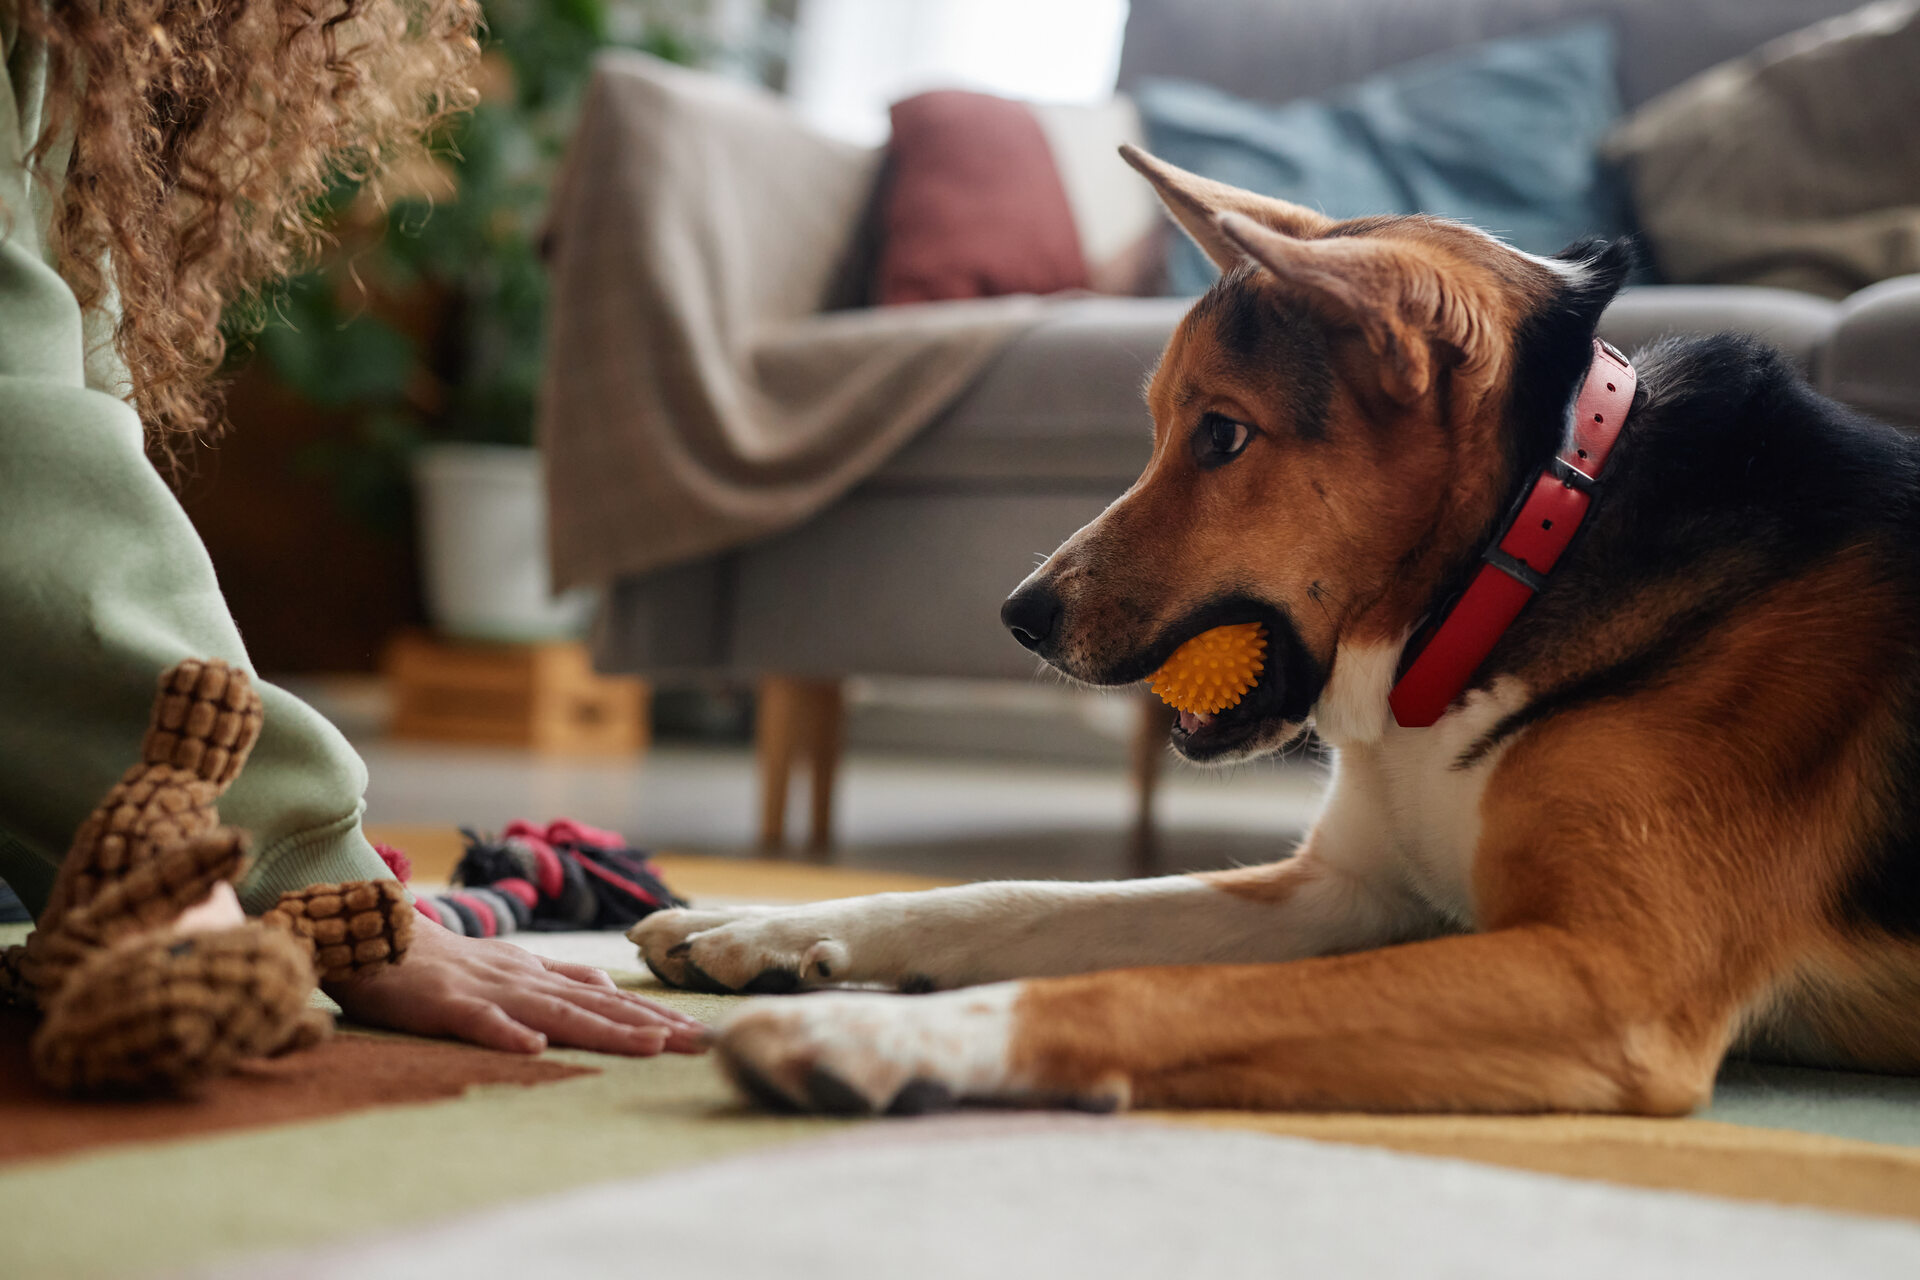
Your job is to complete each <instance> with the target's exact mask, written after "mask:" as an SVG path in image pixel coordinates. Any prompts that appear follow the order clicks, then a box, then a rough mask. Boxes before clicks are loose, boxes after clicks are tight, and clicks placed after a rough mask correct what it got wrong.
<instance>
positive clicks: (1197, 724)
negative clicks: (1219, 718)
mask: <svg viewBox="0 0 1920 1280" xmlns="http://www.w3.org/2000/svg"><path fill="white" fill-rule="evenodd" d="M1211 723H1213V717H1212V716H1203V715H1201V714H1200V713H1199V712H1197V711H1182V712H1181V713H1180V732H1182V733H1193V732H1195V731H1197V730H1199V729H1201V728H1203V727H1205V726H1206V725H1209V724H1211Z"/></svg>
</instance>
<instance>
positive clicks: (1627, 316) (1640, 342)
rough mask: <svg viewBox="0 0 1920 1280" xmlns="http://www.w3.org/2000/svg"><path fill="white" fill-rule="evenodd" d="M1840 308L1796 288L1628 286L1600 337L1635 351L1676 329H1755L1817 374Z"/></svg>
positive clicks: (1607, 317)
mask: <svg viewBox="0 0 1920 1280" xmlns="http://www.w3.org/2000/svg"><path fill="white" fill-rule="evenodd" d="M1839 318H1840V308H1839V306H1838V305H1836V304H1835V303H1832V302H1829V301H1827V300H1826V299H1825V298H1816V297H1814V296H1813V295H1812V294H1810V293H1796V292H1794V291H1793V290H1791V289H1761V288H1754V287H1747V286H1743V285H1707V284H1699V285H1693V284H1673V285H1654V286H1650V287H1648V288H1644V289H1628V290H1627V291H1626V292H1624V293H1622V294H1621V295H1620V296H1619V297H1617V298H1615V299H1614V300H1613V305H1612V306H1610V307H1608V308H1607V312H1606V314H1605V315H1604V316H1602V317H1601V318H1600V336H1601V337H1603V338H1605V339H1606V340H1607V341H1608V342H1611V343H1613V345H1615V346H1616V347H1619V348H1620V349H1621V350H1622V351H1625V352H1628V353H1629V354H1631V353H1632V352H1633V350H1634V348H1636V347H1642V346H1645V345H1646V344H1647V343H1649V342H1652V341H1654V340H1655V339H1657V338H1664V337H1667V336H1668V335H1670V334H1694V333H1723V332H1728V331H1731V332H1734V333H1750V334H1752V335H1753V336H1754V337H1756V338H1761V339H1764V340H1765V341H1767V342H1771V343H1772V344H1773V345H1774V346H1776V347H1778V348H1780V350H1782V351H1784V352H1786V354H1787V355H1788V356H1789V357H1790V358H1791V359H1792V360H1793V362H1794V363H1795V364H1796V365H1798V366H1799V367H1800V372H1802V373H1804V374H1807V375H1808V376H1810V377H1811V376H1813V375H1815V374H1817V373H1818V372H1819V357H1820V354H1821V351H1822V349H1823V348H1824V347H1825V345H1826V342H1827V340H1828V338H1830V337H1831V336H1832V334H1833V328H1834V325H1835V324H1837V323H1838V322H1839Z"/></svg>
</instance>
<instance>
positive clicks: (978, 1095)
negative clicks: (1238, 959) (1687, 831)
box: [718, 927, 1732, 1115]
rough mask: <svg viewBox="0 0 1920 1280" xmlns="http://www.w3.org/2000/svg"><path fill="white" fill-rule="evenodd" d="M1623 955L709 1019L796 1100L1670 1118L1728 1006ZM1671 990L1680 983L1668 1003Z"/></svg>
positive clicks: (1001, 988)
mask: <svg viewBox="0 0 1920 1280" xmlns="http://www.w3.org/2000/svg"><path fill="white" fill-rule="evenodd" d="M1699 990H1700V988H1699V986H1698V984H1695V985H1694V987H1693V989H1692V990H1691V992H1689V988H1688V986H1687V985H1686V984H1684V983H1681V982H1662V981H1660V980H1658V979H1657V978H1656V977H1654V976H1653V975H1651V974H1650V973H1649V972H1648V971H1647V970H1645V969H1644V968H1643V967H1642V965H1641V964H1640V963H1639V962H1638V961H1637V960H1636V959H1635V958H1632V957H1630V956H1629V955H1627V954H1626V953H1625V952H1624V951H1622V950H1619V949H1616V948H1614V947H1611V946H1608V945H1606V944H1604V943H1602V942H1599V941H1596V940H1595V939H1592V938H1579V937H1576V936H1574V935H1572V934H1570V933H1568V932H1566V931H1564V930H1560V929H1555V928H1547V927H1527V928H1515V929H1508V930H1503V931H1500V932H1496V933H1488V934H1478V935H1471V936H1462V937H1452V938H1442V939H1438V940H1434V941H1430V942H1423V943H1416V944H1411V945H1408V946H1402V947H1390V948H1385V949H1382V950H1378V951H1369V952H1364V953H1361V954H1358V955H1348V956H1331V957H1324V958H1320V959H1314V960H1304V961H1300V962H1297V963H1293V964H1280V965H1232V966H1219V967H1210V968H1198V967H1169V968H1158V969H1132V970H1122V971H1117V972H1111V973H1096V974H1088V975H1084V976H1079V977H1070V978H1055V979H1048V980H1043V981H1034V982H1018V983H1000V984H996V985H993V986H987V987H979V988H975V989H973V990H970V991H955V992H949V993H945V994H941V995H937V996H929V997H926V998H924V999H920V1000H901V999H899V998H898V997H894V996H886V995H865V994H852V993H847V994H838V995H827V996H817V997H814V998H811V999H807V1000H795V1001H773V1000H761V1001H755V1002H753V1003H752V1004H750V1005H748V1006H747V1007H746V1008H745V1009H743V1010H742V1011H741V1012H740V1013H738V1014H736V1015H735V1016H734V1017H733V1018H732V1019H731V1020H729V1021H728V1022H727V1023H726V1024H725V1025H724V1026H723V1027H722V1029H721V1034H720V1038H719V1042H718V1048H719V1053H720V1059H721V1062H722V1064H723V1065H724V1066H725V1067H726V1069H727V1070H728V1072H729V1073H730V1074H731V1075H732V1076H733V1077H734V1078H735V1080H736V1081H739V1082H740V1083H741V1084H742V1085H743V1087H744V1088H746V1089H747V1091H748V1092H750V1093H752V1094H753V1095H755V1096H757V1097H759V1098H761V1099H763V1100H767V1101H771V1102H774V1103H776V1104H779V1105H784V1106H787V1107H791V1108H795V1109H804V1110H827V1111H875V1112H884V1111H915V1110H926V1109H928V1108H929V1107H930V1106H932V1105H938V1104H947V1103H951V1102H953V1101H956V1100H980V1101H1000V1102H1032V1103H1040V1104H1046V1105H1068V1106H1076V1107H1082V1108H1087V1109H1096V1110H1110V1109H1114V1108H1116V1107H1124V1106H1134V1107H1254V1108H1267V1109H1278V1108H1295V1109H1302V1108H1304V1109H1329V1108H1330V1109H1349V1110H1368V1111H1507V1112H1512V1111H1546V1110H1565V1111H1609V1112H1638V1113H1646V1114H1660V1115H1664V1114H1673V1113H1679V1112H1684V1111H1688V1110H1690V1109H1692V1108H1693V1107H1695V1106H1697V1105H1698V1104H1699V1103H1700V1102H1702V1101H1703V1100H1704V1099H1705V1098H1706V1097H1707V1095H1708V1093H1709V1091H1710V1090H1711V1088H1712V1084H1713V1076H1714V1070H1715V1067H1716V1066H1717V1065H1718V1063H1719V1061H1720V1058H1721V1055H1722V1053H1723V1052H1724V1050H1725V1048H1726V1044H1727V1039H1728V1036H1729V1034H1730V1031H1729V1028H1730V1026H1731V1022H1732V1016H1731V1015H1732V1010H1730V1009H1728V1008H1725V1007H1721V1006H1719V1005H1715V1004H1713V1003H1710V1002H1707V1001H1706V1000H1704V999H1703V998H1702V997H1700V995H1699ZM1683 992H1689V994H1688V995H1687V997H1686V998H1684V999H1683V998H1682V993H1683Z"/></svg>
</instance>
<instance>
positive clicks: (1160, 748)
mask: <svg viewBox="0 0 1920 1280" xmlns="http://www.w3.org/2000/svg"><path fill="white" fill-rule="evenodd" d="M1172 731H1173V708H1172V707H1169V706H1168V705H1167V704H1166V703H1164V702H1162V701H1160V699H1158V698H1156V697H1153V696H1152V695H1151V694H1148V695H1145V696H1143V697H1142V698H1141V699H1140V720H1139V722H1138V723H1137V724H1136V725H1135V726H1134V730H1133V798H1134V811H1133V837H1132V840H1131V842H1130V844H1131V847H1130V849H1129V851H1128V852H1129V856H1128V862H1129V864H1130V870H1131V871H1132V874H1134V875H1136V876H1150V875H1152V874H1153V873H1154V870H1155V862H1156V859H1157V856H1158V854H1159V835H1158V833H1157V832H1156V830H1155V828H1154V824H1153V797H1154V792H1155V790H1156V789H1157V788H1158V786H1159V783H1160V772H1161V765H1162V762H1163V761H1164V760H1165V758H1166V754H1167V734H1169V733H1170V732H1172Z"/></svg>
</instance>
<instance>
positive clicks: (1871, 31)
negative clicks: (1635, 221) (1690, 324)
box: [1607, 0, 1920, 298]
mask: <svg viewBox="0 0 1920 1280" xmlns="http://www.w3.org/2000/svg"><path fill="white" fill-rule="evenodd" d="M1916 119H1920V0H1891V2H1889V0H1880V2H1879V3H1875V4H1871V5H1868V6H1867V7H1866V8H1864V9H1861V10H1859V11H1858V12H1856V13H1851V14H1847V15H1845V16H1843V17H1839V18H1831V19H1828V20H1827V21H1826V22H1822V23H1819V24H1817V25H1815V26H1812V27H1809V28H1807V29H1806V30H1804V31H1800V32H1797V33H1795V34H1793V35H1791V36H1783V37H1782V38H1780V39H1779V40H1776V41H1774V42H1772V43H1771V44H1768V45H1765V46H1763V47H1762V48H1760V49H1758V50H1755V51H1754V52H1753V53H1750V54H1748V55H1747V56H1745V57H1742V58H1737V59H1735V60H1734V61H1732V62H1728V63H1724V64H1722V65H1721V66H1718V67H1715V68H1713V69H1712V70H1710V71H1703V72H1701V73H1700V74H1699V75H1697V76H1695V77H1694V78H1693V79H1691V80H1689V81H1687V82H1686V83H1685V84H1683V85H1681V86H1680V87H1679V88H1677V89H1674V90H1672V91H1671V92H1669V93H1666V94H1663V95H1661V96H1660V97H1659V98H1656V99H1655V100H1654V101H1652V102H1650V103H1648V104H1647V105H1646V106H1645V107H1642V108H1641V109H1640V111H1639V112H1638V113H1636V114H1635V115H1634V116H1633V118H1632V119H1630V120H1628V121H1627V122H1626V123H1625V124H1623V125H1622V126H1621V127H1620V128H1619V129H1618V130H1617V131H1616V132H1615V133H1614V135H1613V137H1611V138H1610V139H1608V143H1607V154H1608V155H1609V156H1610V157H1612V158H1613V159H1614V160H1616V161H1618V162H1620V163H1621V164H1622V165H1623V166H1624V167H1625V170H1626V172H1627V173H1628V175H1629V177H1630V180H1631V183H1632V187H1633V194H1634V209H1635V211H1636V213H1637V214H1638V216H1639V219H1640V224H1641V226H1642V227H1643V228H1644V229H1645V231H1646V236H1647V241H1648V243H1649V244H1650V245H1651V246H1652V248H1653V253H1654V257H1655V258H1656V259H1658V261H1659V265H1660V271H1661V275H1662V277H1663V278H1665V279H1668V280H1673V281H1699V282H1701V283H1715V284H1771V285H1779V286H1781V287H1784V288H1790V289H1804V290H1807V291H1809V292H1816V293H1822V294H1825V295H1827V296H1828V297H1833V298H1844V297H1846V296H1847V295H1848V294H1850V293H1852V292H1853V291H1854V290H1856V289H1860V288H1863V287H1865V286H1866V285H1869V284H1872V283H1873V282H1874V281H1876V280H1885V279H1890V278H1892V277H1894V276H1899V275H1906V274H1909V273H1911V272H1915V271H1920V128H1916V127H1915V126H1914V121H1915V120H1916Z"/></svg>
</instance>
